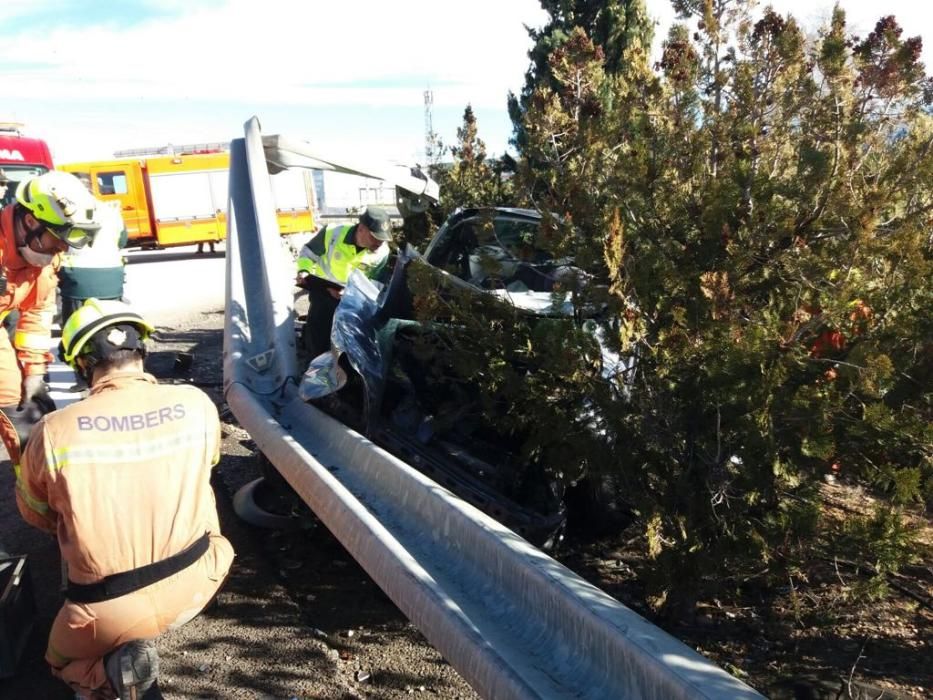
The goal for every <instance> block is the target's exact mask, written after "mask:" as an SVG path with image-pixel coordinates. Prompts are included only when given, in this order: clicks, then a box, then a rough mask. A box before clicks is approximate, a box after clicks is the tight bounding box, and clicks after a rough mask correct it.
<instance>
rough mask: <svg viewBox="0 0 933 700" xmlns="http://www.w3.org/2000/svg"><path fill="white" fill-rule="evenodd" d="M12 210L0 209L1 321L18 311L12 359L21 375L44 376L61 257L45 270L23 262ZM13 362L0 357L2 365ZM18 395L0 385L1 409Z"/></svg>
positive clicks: (17, 391)
mask: <svg viewBox="0 0 933 700" xmlns="http://www.w3.org/2000/svg"><path fill="white" fill-rule="evenodd" d="M15 208H16V205H15V204H10V205H7V206H5V207H4V208H3V209H0V267H2V270H3V273H4V274H5V275H6V285H7V288H6V292H5V293H3V294H0V321H2V320H3V318H5V317H6V315H7V314H9V313H10V311H12V310H14V309H18V310H19V312H20V316H19V322H18V323H17V325H16V332H15V333H14V335H13V347H14V348H15V352H16V358H15V359H16V360H17V361H18V362H19V365H20V367H21V368H22V375H23V376H29V375H33V374H45V371H46V366H47V364H48V363H49V362H51V361H52V355H51V354H50V353H49V348H50V347H51V339H52V319H53V317H54V316H55V287H56V286H57V284H58V278H57V277H56V272H57V270H58V266H59V262H60V259H61V256H60V255H56V256H55V259H54V260H53V262H52V264H51V265H46V266H45V267H34V266H32V265H30V264H29V263H27V262H26V261H25V260H24V259H23V256H22V255H20V254H19V250H17V247H16V236H15V234H14V230H13V211H14V209H15ZM3 332H5V331H3ZM12 360H13V358H6V359H3V358H0V362H2V363H3V364H8V363H9V362H11V361H12ZM8 381H9V380H5V381H4V383H7V382H8ZM20 383H22V382H20ZM19 395H20V386H18V385H17V386H16V387H7V386H0V406H8V405H12V404H16V403H18V402H19ZM11 398H12V400H9V399H11Z"/></svg>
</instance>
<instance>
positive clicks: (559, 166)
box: [513, 0, 933, 614]
mask: <svg viewBox="0 0 933 700" xmlns="http://www.w3.org/2000/svg"><path fill="white" fill-rule="evenodd" d="M610 4H611V3H610ZM543 5H544V6H545V8H546V9H549V10H550V11H551V14H552V22H551V23H550V24H549V25H548V27H549V29H548V28H546V29H545V30H543V31H542V32H541V33H540V34H539V35H537V38H538V40H539V41H538V44H537V46H536V53H535V54H534V55H535V64H534V65H533V66H532V69H531V70H530V71H529V76H528V84H527V85H526V88H525V90H524V91H523V94H522V98H521V100H520V102H519V101H513V108H515V107H520V109H513V115H514V116H515V117H516V118H517V119H519V120H520V121H519V122H518V123H517V124H516V133H517V134H519V135H520V138H519V139H517V143H518V144H519V145H520V147H521V153H520V155H521V156H522V159H521V161H522V170H521V182H522V183H523V184H524V186H525V187H526V188H527V192H528V193H529V195H530V196H531V197H532V198H533V199H534V201H535V204H536V205H537V206H539V207H540V208H541V209H542V210H545V211H547V212H550V213H551V214H552V215H550V216H548V217H546V224H545V227H544V228H545V231H544V233H545V234H546V235H545V238H547V237H548V236H549V237H550V241H549V244H550V245H551V246H552V248H553V249H554V250H555V252H569V253H572V254H574V255H575V256H576V258H577V261H578V264H579V265H581V266H582V267H584V268H586V269H587V271H589V272H590V273H592V274H593V275H594V279H595V280H597V281H599V280H602V281H604V282H605V283H606V284H605V285H599V284H591V285H589V287H588V288H586V289H580V290H576V292H577V293H578V295H579V296H578V302H579V303H578V308H579V309H585V308H589V309H592V308H594V303H598V304H601V305H602V308H603V309H605V312H604V314H603V315H602V316H601V317H599V318H597V319H591V323H593V322H595V323H597V324H598V326H599V327H600V328H601V331H600V337H601V338H603V342H604V343H605V344H609V345H612V346H614V347H615V348H616V349H618V350H619V351H621V352H622V353H624V354H625V355H627V356H628V357H630V358H632V360H633V367H632V368H630V369H629V370H628V372H627V373H626V375H625V376H624V377H619V378H618V380H617V382H616V383H615V386H614V387H612V388H607V387H606V386H605V385H603V384H600V383H594V382H593V373H592V372H591V371H588V368H587V363H589V362H591V361H592V352H591V346H590V345H589V341H587V340H586V338H585V337H584V336H579V335H578V336H567V337H564V338H562V339H556V338H548V337H547V336H546V332H545V330H542V329H541V328H539V329H537V330H536V331H534V332H531V333H528V334H527V342H526V343H525V348H526V349H525V350H524V352H526V353H528V354H529V355H534V354H535V353H539V354H540V353H543V352H546V351H547V352H553V351H554V348H555V347H556V346H560V347H562V348H563V352H561V355H560V356H561V358H562V363H561V364H560V365H558V366H553V367H551V370H552V371H553V372H554V375H553V376H552V377H551V378H550V381H549V382H547V383H542V384H533V385H530V386H528V388H527V389H528V391H537V392H540V393H538V394H537V396H532V395H529V396H527V397H520V396H519V397H517V398H516V404H517V405H520V406H521V407H522V410H523V411H524V417H525V419H526V420H527V421H528V422H529V423H531V424H538V423H543V424H546V425H548V426H549V429H550V430H551V431H553V429H554V426H555V410H556V408H557V407H559V408H560V410H561V411H562V414H561V415H562V416H563V418H564V419H565V422H566V425H567V431H566V433H565V435H564V436H563V438H564V443H565V449H566V452H567V453H569V454H577V455H582V456H584V461H585V464H586V467H587V468H588V469H589V470H591V471H599V472H601V473H603V474H606V475H609V476H611V478H612V479H613V480H614V482H615V483H619V484H622V486H623V489H624V490H625V492H626V493H627V494H628V495H629V498H630V500H631V501H632V505H633V507H634V509H635V510H636V512H637V513H638V514H639V517H640V518H641V522H642V523H643V526H644V529H645V533H646V536H647V540H646V541H647V543H648V551H649V553H650V556H651V557H652V561H653V566H652V569H651V571H650V572H646V573H649V574H650V575H651V579H650V580H651V581H652V585H653V587H654V591H655V593H656V596H657V598H656V600H657V601H658V603H659V604H663V605H664V607H665V608H666V609H667V610H669V611H670V612H672V613H674V614H680V613H682V612H684V611H685V610H688V609H689V608H690V606H691V604H692V603H693V601H694V600H695V599H696V596H698V595H702V594H703V592H704V587H705V586H711V585H716V582H717V581H719V580H721V579H722V578H723V577H730V578H732V579H733V580H736V579H738V580H741V579H743V578H746V577H749V576H753V575H755V573H756V572H760V571H761V570H762V566H761V562H762V561H765V562H766V563H767V564H768V566H767V567H766V568H767V570H771V571H777V570H780V569H782V568H784V567H789V566H793V565H794V562H795V561H796V560H798V559H800V558H804V557H807V556H812V555H813V553H814V552H817V553H818V552H820V551H822V552H823V553H825V554H827V555H829V554H837V553H839V551H838V547H842V546H849V547H850V548H851V549H850V550H849V551H848V552H846V553H847V554H848V555H849V556H853V557H854V556H857V557H859V558H861V559H862V560H867V561H870V563H872V564H873V566H874V567H875V570H876V571H878V572H880V573H881V574H883V573H884V572H885V571H886V570H890V569H894V568H897V567H898V566H900V565H902V564H903V563H904V562H906V561H907V560H908V559H909V557H910V556H911V550H910V548H909V539H910V538H909V532H907V531H906V530H905V528H904V527H903V526H902V524H901V519H900V513H901V510H902V509H903V508H905V507H913V506H916V505H917V504H922V503H924V501H925V502H926V503H929V502H930V500H931V495H933V432H931V427H930V426H931V418H933V409H931V393H930V387H931V384H933V382H931V375H933V372H931V369H933V366H931V364H933V360H931V357H933V353H931V352H930V351H931V346H930V340H929V339H930V338H931V337H933V321H931V318H933V315H931V314H930V311H929V310H930V307H931V303H933V283H931V280H933V264H931V240H930V233H929V232H930V230H931V227H933V193H931V188H930V185H929V183H930V182H931V181H933V180H931V176H933V119H931V116H930V103H931V98H933V88H931V83H930V80H929V79H928V78H926V76H925V71H924V67H923V65H922V64H921V63H919V52H920V42H919V39H918V38H910V39H906V38H904V37H903V36H902V31H901V29H900V27H899V26H898V25H897V23H896V22H895V21H894V19H893V18H890V17H886V18H883V19H882V20H880V21H879V22H878V24H877V25H876V27H875V29H874V31H872V32H871V33H870V34H869V35H868V36H867V37H866V38H864V39H862V40H857V39H855V38H853V37H852V36H850V35H849V34H848V33H847V31H846V27H845V17H844V13H843V12H842V11H841V10H840V9H838V8H837V9H836V11H835V12H834V14H833V17H832V20H831V22H830V24H829V26H827V27H825V28H824V30H823V32H822V34H821V36H820V37H819V39H818V40H817V41H816V42H815V43H812V44H811V43H808V42H807V40H806V38H805V36H804V35H803V33H802V32H801V30H800V28H799V27H798V25H797V24H796V22H795V21H794V20H793V18H791V17H782V16H780V15H778V14H776V13H774V12H773V11H770V10H767V11H766V12H765V13H764V14H763V15H762V16H760V17H758V18H749V17H748V14H747V12H746V10H747V8H748V5H749V3H747V2H744V1H742V0H709V1H707V2H703V3H688V2H678V3H677V9H678V10H679V11H680V12H681V14H682V15H683V16H685V17H687V16H692V17H694V18H695V19H697V20H698V21H699V23H698V26H699V30H698V32H697V34H696V36H695V37H691V36H690V34H689V32H688V31H687V29H686V28H685V27H684V26H680V25H678V26H675V27H673V28H672V29H671V32H670V34H669V36H668V38H667V41H666V42H665V45H664V51H663V56H662V59H661V61H660V65H659V71H660V72H659V73H658V74H653V73H652V71H650V70H648V68H647V63H646V58H645V53H644V51H643V50H641V49H639V50H634V49H633V43H631V42H629V43H628V44H626V45H625V46H624V47H623V49H622V51H621V53H620V54H617V57H618V56H621V58H622V59H623V60H621V61H617V62H613V61H612V60H611V57H612V56H613V55H616V54H613V52H615V51H617V49H618V47H619V45H620V44H619V43H618V42H617V43H611V42H610V43H608V44H607V45H605V46H604V45H602V43H601V41H600V40H599V39H597V40H595V41H594V36H595V37H599V36H600V35H599V34H598V33H597V32H596V31H594V30H595V26H594V23H593V21H592V17H593V15H588V14H586V12H585V10H594V8H596V6H597V4H596V3H567V2H554V3H550V2H544V3H543ZM600 5H601V6H602V5H605V3H601V4H600ZM597 14H598V13H597ZM581 19H586V20H588V21H587V22H583V23H577V22H578V21H579V20H581ZM571 24H572V25H573V26H570V25H571ZM574 27H575V28H574ZM605 36H606V35H602V37H603V39H605ZM612 36H615V37H618V36H620V35H619V34H618V33H616V34H612ZM545 57H546V68H542V66H543V65H545V63H544V61H545ZM600 289H601V290H602V291H601V292H599V290H600ZM607 290H608V296H605V294H606V292H607ZM597 292H599V293H600V294H603V295H604V296H602V297H599V296H597ZM545 328H546V327H545ZM555 332H561V333H563V332H565V331H564V330H561V329H558V328H557V327H555ZM522 338H523V342H524V341H526V338H525V336H524V335H523V336H522ZM573 357H577V358H579V360H580V361H579V362H574V361H573V359H572V358H573ZM555 387H559V394H560V398H561V400H560V401H559V402H558V401H554V400H552V398H553V397H554V396H555V395H556V394H557V393H558V390H557V389H555ZM574 394H576V396H577V400H576V402H575V403H574V401H571V400H570V397H571V396H572V395H574ZM569 405H576V406H577V407H578V409H579V407H587V408H586V410H585V411H584V413H585V414H586V415H587V416H588V420H589V426H588V427H589V428H590V429H586V428H587V426H584V425H582V424H581V423H580V420H579V419H576V420H575V419H574V417H573V416H572V415H571V412H570V411H568V410H567V406H569ZM556 417H558V418H559V417H561V416H556ZM594 427H595V429H592V428H594ZM532 439H534V436H533V435H532ZM542 440H543V441H545V442H546V443H547V444H549V445H551V446H552V447H553V442H554V439H553V432H551V433H550V434H549V435H548V436H542ZM526 452H527V453H529V454H534V453H535V449H534V446H533V445H526ZM826 474H836V475H841V476H842V478H845V479H851V480H853V481H854V482H856V483H859V484H862V485H864V486H865V487H867V488H871V489H873V490H874V492H875V493H876V494H877V495H878V496H879V497H880V498H881V502H882V503H883V506H882V507H881V508H880V509H879V512H878V513H877V514H876V515H875V516H874V518H873V519H872V520H871V521H870V522H865V523H863V524H862V525H857V524H856V525H854V526H852V527H851V528H850V529H849V530H848V531H847V533H845V534H846V536H844V537H828V536H826V535H827V533H826V532H825V531H823V530H821V521H820V519H819V514H820V498H819V487H820V484H821V483H822V480H823V478H824V476H825V475H826ZM856 535H857V536H856Z"/></svg>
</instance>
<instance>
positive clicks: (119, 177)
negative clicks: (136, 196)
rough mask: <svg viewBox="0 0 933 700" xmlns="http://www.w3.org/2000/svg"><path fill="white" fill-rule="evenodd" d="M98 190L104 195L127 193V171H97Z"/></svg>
mask: <svg viewBox="0 0 933 700" xmlns="http://www.w3.org/2000/svg"><path fill="white" fill-rule="evenodd" d="M97 191H98V192H99V193H100V194H102V195H108V194H126V193H127V192H128V191H129V190H128V189H127V186H126V173H125V172H123V171H122V170H121V171H119V172H113V173H97Z"/></svg>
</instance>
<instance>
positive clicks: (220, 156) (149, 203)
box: [59, 151, 314, 248]
mask: <svg viewBox="0 0 933 700" xmlns="http://www.w3.org/2000/svg"><path fill="white" fill-rule="evenodd" d="M59 168H60V169H61V170H67V171H69V172H72V173H74V174H75V175H77V176H78V177H81V178H82V179H84V180H85V181H86V182H89V183H90V187H91V190H92V191H93V193H94V195H95V196H96V197H98V198H99V199H101V200H103V201H105V202H106V201H118V202H119V203H120V208H121V211H122V214H123V221H124V223H125V224H126V230H127V233H128V237H129V243H128V245H129V246H141V247H147V248H165V247H169V246H180V245H191V244H194V243H202V242H203V243H209V242H212V241H221V240H223V239H224V238H226V236H227V187H228V182H227V181H228V175H229V168H230V154H229V152H226V151H218V152H206V153H205V152H194V153H174V154H168V155H154V156H140V157H128V158H124V159H122V160H107V161H93V162H86V163H69V164H67V165H61V166H59ZM272 191H273V196H274V198H275V205H276V215H277V216H278V221H279V228H280V230H281V232H282V233H283V234H289V233H301V232H304V231H313V230H314V215H313V212H314V188H313V184H312V182H311V177H310V173H309V172H302V171H295V170H287V171H283V172H281V173H279V174H276V175H273V176H272Z"/></svg>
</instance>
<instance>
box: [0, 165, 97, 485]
mask: <svg viewBox="0 0 933 700" xmlns="http://www.w3.org/2000/svg"><path fill="white" fill-rule="evenodd" d="M99 228H100V223H99V222H98V220H97V200H95V199H94V197H92V196H91V194H90V193H89V192H88V191H87V190H86V189H85V188H84V186H83V185H82V184H81V181H80V180H78V178H76V177H75V176H74V175H72V174H71V173H64V172H58V171H54V170H53V171H51V172H48V173H45V174H43V175H38V176H36V177H33V178H29V179H27V180H23V181H22V182H20V184H19V186H18V187H17V189H16V201H15V202H13V203H11V204H8V205H7V206H5V207H3V209H0V320H2V319H4V318H6V316H7V315H8V314H10V312H12V311H19V321H18V322H17V324H16V331H15V332H14V334H13V343H12V344H11V343H10V338H9V335H8V334H7V331H6V329H5V328H2V327H0V437H2V439H3V442H4V444H5V445H6V448H7V452H8V453H9V455H10V460H11V461H12V462H13V465H14V469H18V464H19V455H20V451H21V442H22V441H23V440H24V439H25V438H26V437H27V436H28V434H29V429H30V427H31V426H32V424H34V423H35V421H37V420H38V419H39V416H41V415H42V414H43V413H47V412H48V411H50V410H53V409H54V408H55V403H54V402H53V401H52V399H51V397H50V396H49V394H48V389H47V387H46V384H45V379H44V375H45V372H46V367H47V364H48V362H49V361H50V360H51V359H52V356H51V354H49V348H50V347H51V338H52V317H53V316H54V315H55V287H56V285H57V283H58V280H57V279H56V277H55V272H56V270H57V269H58V265H59V261H60V258H61V253H63V252H64V251H66V250H68V249H69V248H83V247H85V246H86V245H88V244H89V243H90V242H91V241H92V240H93V238H94V234H95V233H96V232H97V230H98V229H99Z"/></svg>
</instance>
